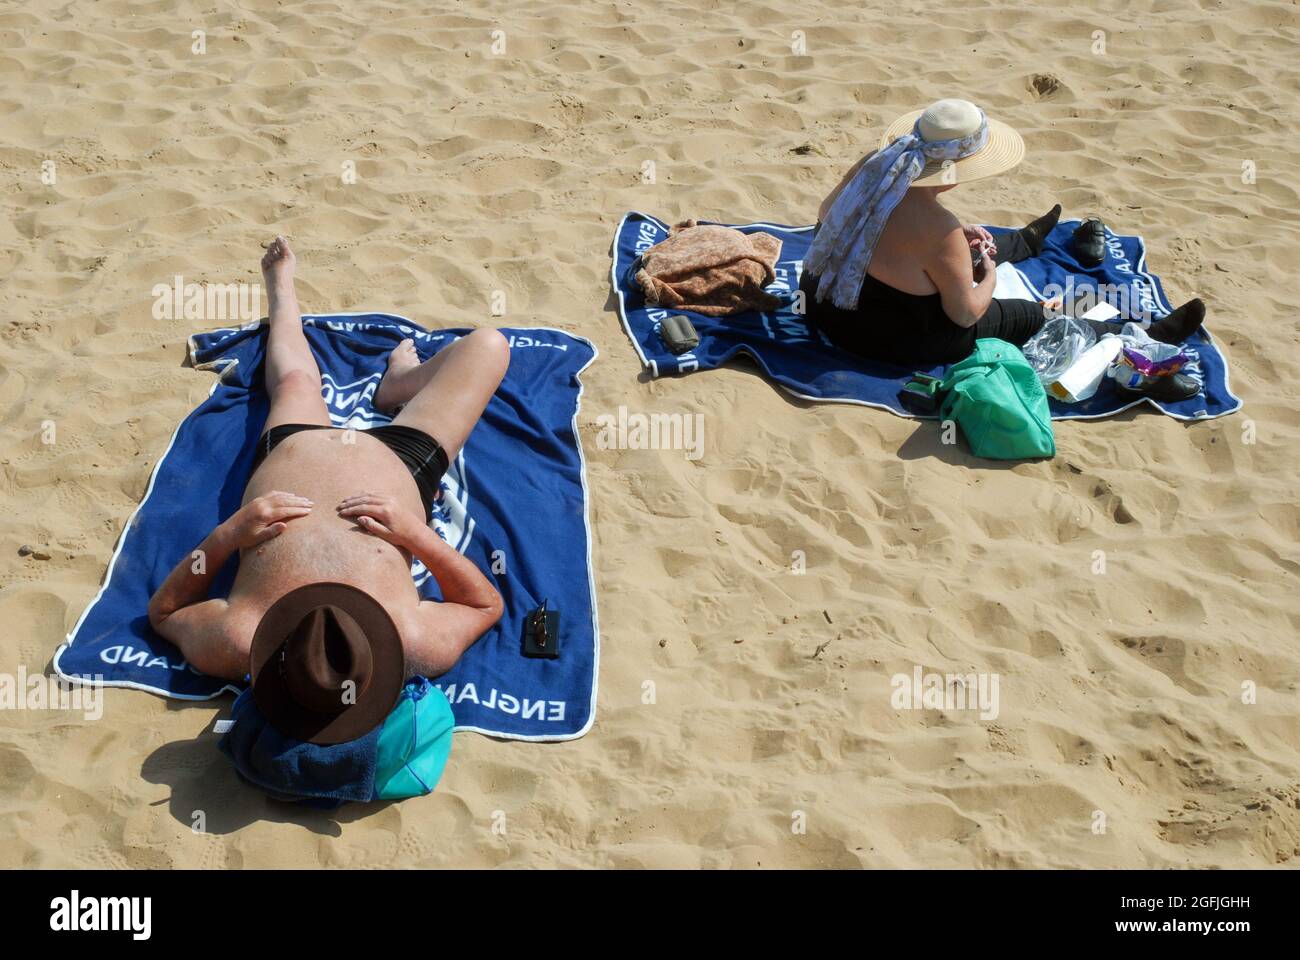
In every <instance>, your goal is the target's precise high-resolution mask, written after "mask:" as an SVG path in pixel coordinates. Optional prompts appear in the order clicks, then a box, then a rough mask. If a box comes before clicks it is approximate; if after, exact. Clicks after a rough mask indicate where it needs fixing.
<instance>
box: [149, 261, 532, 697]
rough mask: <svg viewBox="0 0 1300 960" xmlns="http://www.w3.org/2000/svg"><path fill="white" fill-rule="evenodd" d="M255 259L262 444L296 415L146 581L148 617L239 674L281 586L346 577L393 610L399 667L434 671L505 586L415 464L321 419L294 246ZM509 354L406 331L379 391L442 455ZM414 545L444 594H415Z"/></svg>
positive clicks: (204, 666) (197, 662) (481, 340)
mask: <svg viewBox="0 0 1300 960" xmlns="http://www.w3.org/2000/svg"><path fill="white" fill-rule="evenodd" d="M262 267H263V274H264V276H265V278H266V284H267V289H268V291H269V292H270V332H269V335H268V342H267V358H266V385H267V389H268V391H269V392H270V395H271V408H270V412H269V414H268V416H267V421H266V427H265V431H264V433H263V441H259V442H262V443H264V442H265V439H266V437H267V436H274V434H271V433H269V431H271V430H272V428H281V430H282V431H283V429H284V428H286V427H291V426H292V427H295V428H298V427H307V429H297V432H291V433H289V434H288V435H287V436H283V437H282V438H281V439H279V440H278V442H276V443H274V446H273V447H272V449H271V450H270V452H269V454H267V455H266V456H265V459H264V460H262V461H261V463H260V464H259V465H258V466H257V467H256V468H255V470H254V472H253V475H252V476H251V477H250V479H249V482H248V486H247V488H246V489H245V491H244V499H243V502H242V505H241V507H240V509H239V510H238V511H237V512H236V513H235V514H234V515H233V516H232V517H230V518H229V519H228V520H226V521H225V522H223V523H222V524H221V525H220V526H219V527H218V528H217V529H216V530H214V531H212V533H211V534H209V536H208V537H207V538H205V539H204V541H203V543H202V544H200V545H199V547H198V549H197V550H196V551H195V554H194V555H192V556H191V557H186V558H183V559H181V562H180V563H178V564H177V567H176V569H175V570H173V571H172V574H171V575H170V576H169V577H168V578H167V581H166V582H165V583H164V584H163V586H162V587H160V588H159V589H158V591H157V593H155V595H154V597H153V600H152V601H151V602H150V605H149V619H150V623H151V624H152V625H153V627H154V629H155V630H157V631H158V632H159V633H161V634H162V635H163V636H164V637H167V638H168V639H169V640H171V641H172V642H174V643H176V644H177V645H178V646H179V647H180V648H181V651H182V652H183V653H184V654H185V657H186V659H187V660H188V661H189V663H190V664H191V665H193V666H194V667H195V668H197V669H199V670H202V671H203V672H205V673H209V674H212V675H214V676H222V677H228V678H231V679H241V678H242V677H243V676H244V675H245V674H246V673H247V672H248V657H249V649H250V646H251V642H252V637H253V633H254V631H255V630H256V629H257V625H258V623H259V622H260V621H261V619H262V616H263V615H264V614H265V613H266V611H267V610H268V609H269V608H270V607H271V606H272V605H273V604H274V603H275V602H276V601H277V600H278V599H280V598H281V597H282V596H284V595H285V594H286V593H287V592H289V591H290V590H293V589H295V588H297V587H301V586H304V585H306V584H310V583H319V582H331V581H332V582H341V583H347V584H349V585H351V586H354V587H357V588H359V589H361V590H363V591H365V592H366V593H367V594H369V595H370V596H371V597H373V598H374V599H375V600H377V601H378V602H379V603H380V604H381V605H382V606H383V607H384V608H385V610H386V611H387V612H388V614H389V616H390V617H391V618H392V620H393V623H394V624H395V625H396V627H397V629H398V631H399V632H400V634H401V637H402V648H403V653H404V656H405V660H406V663H407V667H408V672H409V673H412V674H416V673H418V674H422V675H425V676H437V675H438V674H440V673H444V672H446V670H448V669H450V667H451V666H452V665H453V664H454V663H455V662H456V660H457V659H459V657H460V655H461V653H463V652H464V650H465V649H466V648H467V647H469V646H470V645H471V644H472V643H473V642H474V641H475V640H476V639H477V638H478V637H479V636H481V635H482V634H483V633H484V632H485V631H486V630H488V629H489V628H490V627H491V626H492V625H493V624H494V623H495V622H496V621H497V620H498V619H500V616H501V598H500V595H499V594H498V593H497V592H496V590H495V589H494V588H493V587H492V585H491V584H490V583H488V581H487V579H486V578H485V577H484V576H483V574H482V573H481V572H479V570H478V568H477V567H475V566H474V565H473V564H472V563H471V562H470V561H469V560H466V559H465V558H464V557H462V556H461V555H460V554H459V553H457V552H456V551H455V550H453V549H452V548H451V547H450V546H448V545H447V544H446V543H444V542H443V541H442V539H441V538H440V537H439V536H438V535H437V534H436V533H435V532H434V531H433V530H432V529H430V527H429V526H428V523H427V518H428V514H429V505H428V504H427V503H426V502H425V501H424V499H422V497H421V492H420V486H419V485H418V484H417V481H416V479H415V467H414V466H411V465H408V463H406V462H404V461H403V460H402V459H401V458H399V456H398V455H397V454H396V453H394V451H393V450H392V449H390V448H389V446H388V445H386V444H385V443H384V442H381V440H379V439H377V437H376V436H375V435H370V434H368V432H367V431H364V430H341V429H333V428H329V427H330V421H329V414H328V410H327V409H326V407H325V403H324V400H323V399H322V396H321V382H320V372H319V370H318V369H317V367H316V363H315V358H314V356H313V355H312V353H311V349H310V347H309V346H308V345H307V341H306V338H305V337H304V336H303V333H302V321H301V315H300V313H299V310H298V304H297V299H296V296H295V294H294V289H293V272H294V267H295V259H294V256H293V252H292V250H290V248H289V245H288V243H287V242H286V241H284V240H283V238H277V239H276V241H275V242H273V243H272V244H271V246H270V247H269V248H268V251H267V255H266V257H264V258H263V261H262ZM508 363H509V347H508V346H507V345H506V343H505V340H504V338H502V337H501V335H500V334H498V333H497V332H496V331H493V330H479V331H475V332H474V333H472V334H470V335H469V336H466V337H463V338H461V339H460V340H458V341H456V342H455V343H453V344H451V345H450V346H448V347H445V348H444V349H443V350H442V351H441V352H440V353H439V354H438V355H437V356H435V357H434V358H432V359H430V360H428V361H425V362H424V363H420V361H419V357H418V355H417V354H416V352H415V349H414V346H413V344H412V343H411V341H409V340H408V341H403V343H402V344H401V345H399V346H398V347H397V348H396V349H395V350H394V351H393V354H392V356H391V357H390V358H389V367H388V371H387V373H386V374H385V376H384V378H383V380H382V381H381V383H380V387H379V390H378V391H377V393H376V396H375V405H376V407H377V408H379V409H381V410H392V409H394V408H399V407H400V408H401V410H400V413H399V414H398V415H397V417H395V418H394V421H393V422H394V425H395V426H398V427H401V428H403V429H405V430H406V431H408V432H409V433H410V434H411V435H413V436H417V438H420V437H422V438H423V439H424V440H425V441H427V444H428V448H429V449H430V450H431V451H434V452H439V453H440V455H441V456H444V457H446V459H445V460H443V461H442V464H441V465H442V466H444V467H445V465H446V462H447V460H450V459H452V458H454V457H455V456H456V454H457V452H458V451H459V450H460V448H461V447H462V446H463V445H464V442H465V439H466V438H467V437H468V435H469V432H470V430H472V429H473V426H474V424H475V423H476V422H477V420H478V418H479V416H480V415H481V413H482V411H483V408H484V406H485V405H486V404H487V402H488V400H489V399H490V397H491V395H492V393H493V391H495V389H496V386H497V385H498V384H499V383H500V381H501V378H502V377H503V376H504V374H505V369H506V366H507V365H508ZM321 428H325V429H321ZM416 431H418V434H417V433H416ZM439 448H440V449H439ZM425 479H426V481H427V480H428V477H427V476H426V478H425ZM425 487H426V489H428V488H429V487H430V484H429V483H428V482H426V483H425ZM236 552H238V553H239V571H238V574H237V576H236V578H235V582H234V585H233V586H232V588H231V591H230V595H229V597H227V598H224V599H222V598H214V599H209V598H208V597H207V593H208V588H209V586H210V585H211V581H212V580H213V578H214V577H215V576H216V574H217V572H218V571H219V570H220V569H221V567H222V566H223V565H224V564H225V562H226V560H227V559H228V558H229V557H230V556H231V555H232V554H234V553H236ZM412 556H415V557H418V558H419V559H420V560H421V561H422V562H423V563H424V565H425V566H426V567H427V568H428V569H429V571H430V573H431V574H432V575H433V576H434V578H435V579H436V581H437V582H438V585H439V587H440V588H441V591H442V594H443V602H441V603H436V602H432V601H427V600H421V598H420V596H419V594H418V593H417V592H416V589H415V585H414V583H413V582H412V580H411V573H410V568H411V558H412Z"/></svg>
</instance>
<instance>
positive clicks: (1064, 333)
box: [1020, 317, 1097, 386]
mask: <svg viewBox="0 0 1300 960" xmlns="http://www.w3.org/2000/svg"><path fill="white" fill-rule="evenodd" d="M1096 342H1097V334H1096V333H1094V332H1093V329H1092V327H1090V326H1088V325H1087V324H1086V323H1084V322H1083V321H1082V320H1076V319H1075V318H1074V317H1056V318H1054V319H1052V320H1048V321H1047V322H1046V323H1045V324H1043V327H1042V329H1041V330H1039V331H1038V332H1037V333H1036V334H1034V335H1033V336H1032V337H1030V338H1029V340H1028V341H1026V343H1025V345H1024V346H1023V347H1021V348H1020V351H1021V353H1023V354H1024V355H1025V359H1026V360H1028V361H1029V365H1030V366H1031V367H1033V368H1034V373H1036V374H1038V379H1039V381H1040V382H1041V383H1042V384H1043V386H1048V385H1050V384H1053V383H1055V382H1056V380H1057V378H1058V377H1059V376H1060V375H1061V374H1062V373H1064V372H1065V371H1066V369H1067V368H1068V367H1069V366H1070V364H1072V363H1074V361H1075V360H1078V359H1079V357H1081V356H1083V353H1084V351H1085V350H1087V349H1088V348H1089V347H1091V346H1092V345H1093V344H1094V343H1096Z"/></svg>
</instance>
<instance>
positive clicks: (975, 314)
mask: <svg viewBox="0 0 1300 960" xmlns="http://www.w3.org/2000/svg"><path fill="white" fill-rule="evenodd" d="M1024 153H1025V144H1024V140H1022V139H1021V137H1020V134H1018V133H1016V131H1015V130H1013V129H1011V128H1010V127H1009V126H1007V125H1006V124H1004V123H1000V122H998V121H997V120H988V119H987V118H986V117H985V116H984V112H983V111H982V110H980V109H979V107H977V106H975V105H974V104H973V103H970V102H969V101H967V100H939V101H937V102H936V103H933V104H931V105H930V106H929V107H928V108H927V109H926V110H924V111H921V112H916V113H910V114H907V115H905V116H903V117H900V118H899V119H898V120H896V121H894V123H893V124H892V125H891V126H890V128H889V130H888V131H886V133H885V136H884V137H883V138H882V140H881V147H880V149H879V150H877V151H875V152H874V153H871V154H868V155H867V156H865V157H863V158H862V159H861V160H859V161H858V162H857V163H856V164H854V166H853V167H852V169H850V170H849V172H848V173H847V174H845V175H844V179H843V180H841V181H840V184H839V186H837V187H836V188H835V189H834V190H833V191H831V194H830V196H828V197H827V198H826V199H825V200H824V201H823V202H822V205H821V209H820V210H818V225H817V232H816V235H815V238H814V240H813V245H812V250H811V251H810V252H809V255H808V260H807V263H806V264H805V266H804V272H803V277H802V278H801V280H800V284H799V286H800V289H802V290H803V291H804V293H805V295H806V297H807V304H808V318H809V320H810V321H811V322H812V323H813V325H815V326H817V327H819V328H820V329H821V330H822V331H824V332H825V333H826V335H827V336H828V337H829V338H830V339H831V341H832V342H833V343H835V344H836V345H838V346H839V347H841V348H843V349H845V350H848V351H849V352H851V353H856V354H859V355H860V356H864V357H870V358H872V359H876V360H885V361H889V362H891V363H897V364H900V365H904V366H930V365H932V364H936V363H953V362H956V361H958V360H961V359H963V358H964V357H966V356H969V354H970V353H971V351H972V350H973V349H974V348H975V340H976V339H977V338H981V337H997V338H999V339H1002V340H1006V341H1008V342H1010V343H1013V344H1015V345H1016V346H1021V345H1023V344H1024V342H1025V341H1026V340H1028V339H1029V338H1030V337H1032V336H1033V335H1034V334H1035V333H1037V332H1038V330H1039V329H1040V328H1041V327H1042V325H1043V323H1044V322H1045V320H1046V319H1047V317H1048V316H1050V315H1051V312H1052V311H1054V309H1055V308H1056V307H1057V306H1059V304H1044V303H1040V302H1038V301H1034V300H996V299H994V297H993V289H994V285H995V283H996V282H997V280H996V272H995V271H996V265H997V264H999V263H1003V262H1011V263H1014V262H1016V261H1018V260H1024V259H1026V258H1028V257H1032V256H1036V255H1037V254H1038V253H1039V251H1040V249H1041V248H1042V244H1043V241H1044V239H1046V237H1047V235H1048V234H1049V233H1050V232H1051V230H1052V228H1053V227H1054V226H1056V221H1057V219H1058V218H1059V217H1060V215H1061V207H1060V205H1059V204H1058V205H1056V206H1055V207H1053V208H1052V210H1051V212H1050V213H1048V214H1046V215H1045V216H1042V217H1039V218H1038V219H1037V220H1035V221H1034V222H1033V223H1031V224H1029V225H1028V226H1026V227H1024V228H1022V229H1021V230H1012V231H1005V232H1003V231H999V234H998V236H997V237H996V238H995V237H994V236H993V235H992V234H990V233H989V231H987V230H985V229H984V228H983V227H977V226H971V225H969V224H962V223H959V222H958V220H957V218H956V217H955V216H953V215H952V214H951V213H949V212H948V211H947V210H946V209H944V207H943V205H942V204H941V203H940V202H939V194H941V193H945V192H947V191H949V190H951V189H952V188H953V187H955V186H956V185H957V184H958V183H964V182H968V181H971V180H980V179H983V178H985V177H991V176H994V175H996V174H999V173H1005V172H1006V171H1008V170H1010V169H1011V168H1012V167H1014V166H1015V165H1016V164H1018V163H1019V162H1020V160H1021V158H1022V157H1023V156H1024ZM981 249H982V250H983V253H982V255H981V253H980V251H981ZM976 259H978V260H979V263H978V264H975V263H974V260H976ZM1204 318H1205V305H1204V304H1203V303H1202V302H1201V301H1200V300H1191V301H1188V302H1187V303H1185V304H1183V305H1182V306H1181V307H1179V308H1178V309H1177V310H1175V311H1174V312H1173V313H1171V314H1170V315H1169V316H1167V317H1163V318H1161V319H1160V320H1158V321H1156V322H1155V323H1153V324H1152V325H1151V326H1150V327H1149V328H1148V330H1147V333H1148V335H1149V336H1151V337H1152V338H1154V339H1156V340H1160V341H1163V342H1165V343H1181V342H1182V341H1183V340H1184V339H1186V338H1187V337H1188V336H1189V335H1190V334H1192V333H1193V332H1194V331H1195V330H1196V329H1197V328H1199V327H1200V325H1201V322H1202V321H1203V320H1204ZM1085 322H1089V323H1091V324H1092V326H1093V327H1094V329H1095V330H1096V331H1097V333H1098V334H1099V335H1100V334H1102V333H1106V332H1111V333H1115V332H1118V328H1117V327H1116V326H1115V325H1113V324H1104V323H1092V322H1091V321H1085Z"/></svg>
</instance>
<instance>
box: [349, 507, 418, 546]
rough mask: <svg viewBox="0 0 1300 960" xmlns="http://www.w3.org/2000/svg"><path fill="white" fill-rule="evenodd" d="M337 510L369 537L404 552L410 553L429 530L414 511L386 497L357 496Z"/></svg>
mask: <svg viewBox="0 0 1300 960" xmlns="http://www.w3.org/2000/svg"><path fill="white" fill-rule="evenodd" d="M337 509H338V512H339V516H340V517H351V518H352V519H353V520H355V521H356V524H357V526H358V527H360V528H361V529H362V530H364V531H366V533H369V534H373V535H374V536H376V537H379V538H380V539H381V540H387V541H388V542H389V543H391V544H392V545H393V546H395V547H401V548H403V549H404V550H411V547H412V544H413V543H415V541H416V538H417V537H418V536H419V534H420V531H421V530H423V529H427V528H426V527H425V525H424V524H423V523H421V522H420V521H419V520H418V519H416V517H415V515H414V514H412V513H411V511H409V510H407V509H405V508H403V507H402V506H401V505H400V504H399V503H398V502H397V500H396V499H395V498H393V497H390V496H388V495H387V494H384V493H354V494H352V496H350V497H348V498H347V499H346V500H344V501H343V502H341V503H340V504H339V505H338V508H337ZM411 552H414V551H413V550H412V551H411Z"/></svg>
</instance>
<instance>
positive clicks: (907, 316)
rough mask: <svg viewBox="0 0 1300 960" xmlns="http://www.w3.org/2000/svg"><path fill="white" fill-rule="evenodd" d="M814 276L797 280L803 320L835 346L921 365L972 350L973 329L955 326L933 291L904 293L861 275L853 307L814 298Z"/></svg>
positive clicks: (955, 357)
mask: <svg viewBox="0 0 1300 960" xmlns="http://www.w3.org/2000/svg"><path fill="white" fill-rule="evenodd" d="M817 280H818V278H817V277H815V276H811V275H809V274H807V273H805V274H804V275H803V276H802V277H800V278H799V289H800V290H802V291H803V292H804V296H805V298H806V299H805V303H806V304H807V309H808V321H809V322H810V323H811V324H812V325H813V326H815V327H817V328H818V329H819V330H821V331H822V332H823V333H825V334H826V336H827V337H828V338H830V341H831V343H833V344H835V345H836V346H837V347H839V348H840V349H841V350H847V351H848V352H849V353H855V354H857V355H858V356H860V357H867V358H869V359H871V360H883V361H885V362H887V363H894V364H898V365H899V366H905V367H912V368H921V367H930V366H932V365H934V364H937V363H955V362H957V361H958V360H961V359H962V358H964V357H967V356H969V355H970V352H971V351H972V350H973V349H975V328H974V327H959V326H958V325H957V324H955V323H953V322H952V321H951V320H949V319H948V315H947V314H946V313H944V312H943V301H942V299H941V298H940V296H939V294H937V293H932V294H929V295H928V296H922V295H920V294H915V293H904V292H903V291H902V290H898V289H896V288H895V287H891V286H890V285H889V284H887V283H883V282H882V281H880V280H877V279H876V278H875V277H873V276H872V275H871V274H869V273H868V274H866V275H865V276H864V277H863V280H862V289H861V290H860V291H859V293H858V305H857V308H856V309H854V310H842V309H840V308H839V307H837V306H835V304H833V303H831V301H830V299H829V298H827V299H826V300H825V301H823V302H822V303H818V302H817Z"/></svg>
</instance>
